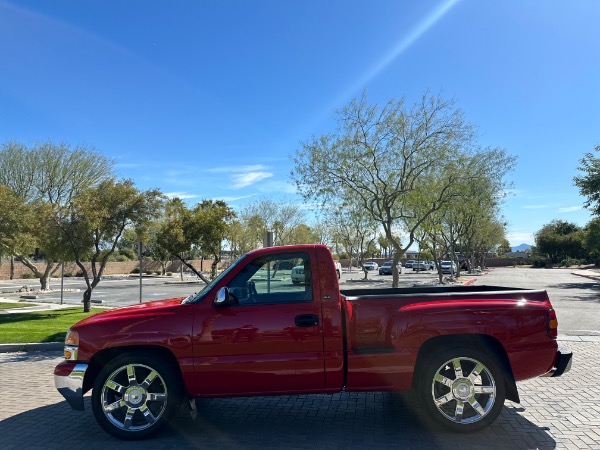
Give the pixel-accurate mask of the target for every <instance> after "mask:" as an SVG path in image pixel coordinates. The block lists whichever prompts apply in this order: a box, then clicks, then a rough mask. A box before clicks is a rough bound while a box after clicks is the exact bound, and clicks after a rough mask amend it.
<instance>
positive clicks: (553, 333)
mask: <svg viewBox="0 0 600 450" xmlns="http://www.w3.org/2000/svg"><path fill="white" fill-rule="evenodd" d="M546 333H547V334H548V336H550V337H551V338H552V339H556V338H557V337H558V319H557V318H556V311H554V310H553V309H550V310H548V313H547V314H546Z"/></svg>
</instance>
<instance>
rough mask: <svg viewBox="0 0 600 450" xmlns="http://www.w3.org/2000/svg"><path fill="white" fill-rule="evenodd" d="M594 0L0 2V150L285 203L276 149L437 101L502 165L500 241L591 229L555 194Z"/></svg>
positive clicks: (589, 128)
mask: <svg viewBox="0 0 600 450" xmlns="http://www.w3.org/2000/svg"><path fill="white" fill-rule="evenodd" d="M599 21H600V2H599V1H597V0H576V1H570V2H565V1H563V0H560V1H559V0H556V1H554V0H546V1H543V2H540V1H538V0H518V1H517V0H514V1H513V0H509V1H501V2H500V1H496V2H492V1H481V0H456V1H455V0H450V1H439V0H435V1H433V0H431V1H430V0H426V1H419V2H414V1H400V0H377V1H366V0H362V1H357V0H335V1H322V0H319V1H317V0H254V1H253V0H237V1H233V0H231V1H228V0H212V1H211V0H203V1H194V0H179V1H175V2H167V1H152V0H129V1H123V0H118V1H117V0H103V1H99V0H97V1H91V0H87V1H85V0H62V1H56V2H48V1H46V0H22V1H10V0H8V1H7V0H0V61H1V63H0V143H1V142H6V141H8V140H16V141H19V142H22V143H25V144H34V143H35V142H36V141H40V140H52V141H55V142H68V143H70V144H71V145H79V144H85V145H91V146H94V147H96V148H97V149H98V150H99V151H101V152H102V153H104V154H106V155H108V156H110V157H113V158H115V159H116V161H117V168H118V171H119V174H120V175H121V176H123V177H126V178H132V179H133V180H135V182H136V184H137V186H138V187H139V188H142V189H147V188H153V187H156V188H159V189H161V190H162V192H164V193H168V194H172V195H174V194H176V195H179V196H181V197H184V198H187V199H188V201H189V202H190V203H194V202H196V201H200V200H202V199H217V198H221V199H224V200H226V201H227V202H228V203H229V204H230V205H231V206H233V207H234V208H237V209H239V208H242V207H243V206H244V205H245V204H247V203H248V202H251V201H254V200H256V199H258V198H261V197H271V198H284V199H286V200H290V199H296V198H297V197H296V196H295V189H294V187H293V185H292V184H291V183H290V178H289V173H290V170H291V169H292V168H293V163H292V161H291V159H290V155H291V154H293V153H294V152H295V150H297V149H298V148H299V147H300V142H301V141H302V140H305V139H308V138H310V137H311V136H312V135H319V134H322V133H326V132H329V131H333V129H334V127H335V121H334V116H333V111H334V110H335V109H337V108H341V107H342V106H344V105H345V104H346V103H348V102H349V101H350V100H351V99H352V98H354V97H357V96H359V95H360V94H361V93H362V92H363V90H365V91H366V93H367V95H368V97H369V101H371V102H381V103H383V102H385V101H387V100H388V99H391V98H401V97H406V99H407V100H408V101H409V103H412V101H414V100H416V99H417V98H419V97H420V96H421V95H422V94H423V93H424V92H425V91H427V90H429V91H431V92H433V93H441V95H442V96H444V97H448V98H450V97H452V98H455V99H456V101H457V104H458V106H459V107H460V108H461V109H462V110H463V111H464V112H465V115H466V117H467V118H468V120H469V121H471V122H472V123H474V124H476V125H477V126H478V130H479V140H480V143H481V145H483V146H493V147H501V148H504V149H506V151H507V152H508V153H509V154H511V155H516V156H517V157H518V163H517V168H516V170H515V171H514V172H513V173H512V174H511V175H510V177H509V180H510V181H512V182H513V184H514V191H513V192H512V195H511V196H510V197H509V198H508V199H507V201H506V203H505V205H504V208H503V213H504V216H505V218H506V220H507V221H508V238H509V241H510V242H511V244H512V245H518V244H521V243H528V244H532V243H533V236H532V235H533V233H535V232H536V231H537V230H539V229H540V228H541V227H542V226H543V225H544V224H546V223H548V222H550V221H551V220H554V219H560V220H567V221H571V222H575V223H577V224H579V225H581V226H583V225H585V224H586V223H587V222H588V221H589V220H590V218H591V216H590V214H589V213H588V212H587V210H585V209H583V208H582V205H583V202H584V199H583V198H582V197H580V196H579V193H578V190H577V189H576V188H575V187H574V186H573V182H572V180H573V177H574V176H575V175H577V174H578V171H577V167H578V166H579V160H580V159H581V158H582V156H583V154H584V153H585V152H590V151H592V150H593V148H594V146H595V145H598V144H600V113H599V111H598V110H599V106H600V45H599V43H600V26H598V23H599Z"/></svg>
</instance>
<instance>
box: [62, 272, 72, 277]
mask: <svg viewBox="0 0 600 450" xmlns="http://www.w3.org/2000/svg"><path fill="white" fill-rule="evenodd" d="M72 276H73V274H72V273H71V272H65V273H64V274H63V277H65V278H70V277H72Z"/></svg>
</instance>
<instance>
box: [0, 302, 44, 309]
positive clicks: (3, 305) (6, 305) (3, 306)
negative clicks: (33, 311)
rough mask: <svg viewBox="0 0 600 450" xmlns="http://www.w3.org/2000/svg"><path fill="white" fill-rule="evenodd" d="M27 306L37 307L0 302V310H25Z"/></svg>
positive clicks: (29, 304) (32, 304) (30, 304)
mask: <svg viewBox="0 0 600 450" xmlns="http://www.w3.org/2000/svg"><path fill="white" fill-rule="evenodd" d="M27 306H37V303H24V302H23V303H13V302H6V303H4V302H0V309H11V308H25V307H27Z"/></svg>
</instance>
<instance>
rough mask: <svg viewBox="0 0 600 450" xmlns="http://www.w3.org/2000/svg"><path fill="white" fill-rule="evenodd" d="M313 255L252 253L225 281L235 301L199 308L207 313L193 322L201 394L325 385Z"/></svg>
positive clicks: (286, 390)
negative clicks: (240, 267)
mask: <svg viewBox="0 0 600 450" xmlns="http://www.w3.org/2000/svg"><path fill="white" fill-rule="evenodd" d="M314 260H315V259H314V256H313V259H312V260H311V255H310V254H309V253H308V252H284V253H279V254H275V255H266V256H260V257H257V258H255V259H254V260H251V261H248V262H247V263H246V265H245V266H244V267H243V268H242V269H241V270H240V272H238V274H237V275H235V276H234V278H233V279H232V280H231V281H230V282H229V283H228V286H227V287H228V289H229V292H230V295H231V296H233V297H234V298H235V300H236V304H235V305H233V306H227V307H214V306H213V305H211V306H210V307H209V308H203V311H206V313H205V314H202V313H200V314H198V316H197V317H196V323H195V326H194V331H195V332H194V335H195V336H194V340H195V344H194V349H195V355H194V362H195V371H196V374H197V377H198V386H199V389H200V390H201V392H200V394H201V395H202V394H204V395H226V394H261V393H265V394H266V393H301V392H311V391H315V392H316V391H320V390H322V389H323V387H324V385H325V381H324V380H325V375H324V353H323V326H322V319H321V305H320V301H319V299H320V297H319V295H318V292H317V291H318V285H317V283H313V279H314V274H315V273H316V268H315V267H313V264H312V263H311V261H314ZM300 271H302V272H303V275H304V277H302V276H301V275H302V274H300V273H299V272H300ZM292 273H294V279H292Z"/></svg>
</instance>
